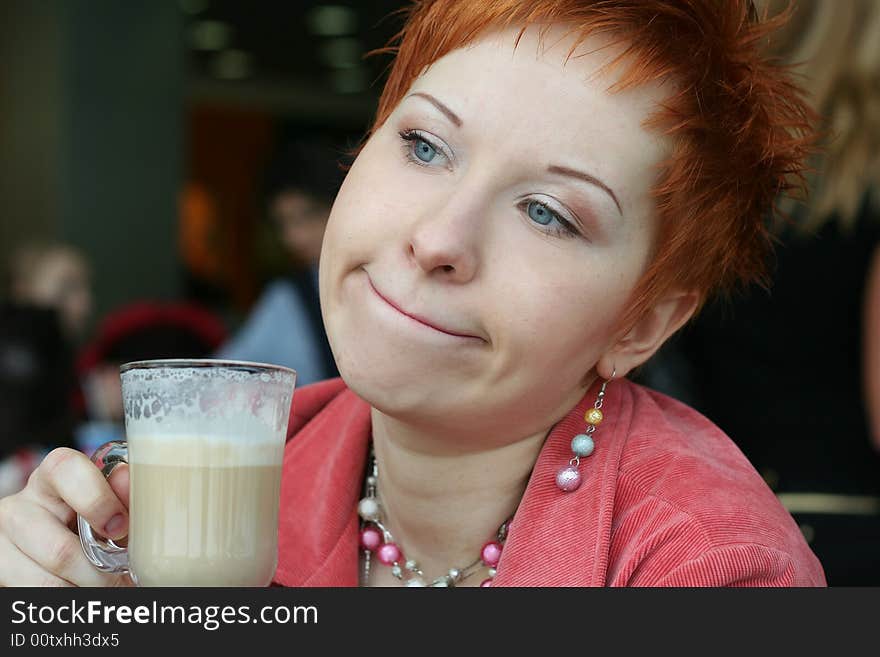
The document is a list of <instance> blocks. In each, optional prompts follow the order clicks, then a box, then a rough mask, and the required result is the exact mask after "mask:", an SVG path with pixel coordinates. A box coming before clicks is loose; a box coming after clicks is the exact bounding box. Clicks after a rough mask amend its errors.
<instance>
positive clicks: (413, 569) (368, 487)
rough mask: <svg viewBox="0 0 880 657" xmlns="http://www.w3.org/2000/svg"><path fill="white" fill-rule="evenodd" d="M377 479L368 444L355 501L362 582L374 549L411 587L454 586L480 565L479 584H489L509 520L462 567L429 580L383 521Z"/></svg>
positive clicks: (367, 574) (394, 572) (373, 455)
mask: <svg viewBox="0 0 880 657" xmlns="http://www.w3.org/2000/svg"><path fill="white" fill-rule="evenodd" d="M378 483H379V466H378V464H377V463H376V455H375V453H374V451H373V448H372V447H370V458H369V466H368V475H367V477H366V481H365V484H364V497H363V499H361V501H360V502H359V503H358V515H359V516H360V517H361V530H360V546H361V550H362V552H363V572H362V582H361V584H362V585H363V586H367V585H368V583H369V581H370V566H371V562H372V556H373V553H374V552H375V554H376V559H377V560H378V561H379V562H380V563H382V564H384V565H386V566H391V573H392V574H393V575H394V576H395V577H396V578H397V579H399V580H400V581H401V582H403V584H404V586H410V587H422V586H431V587H454V586H457V585H458V584H460V583H461V582H463V581H464V580H466V579H467V578H469V577H470V576H471V575H473V574H474V573H476V572H477V571H479V570H480V569H481V568H482V567H483V566H486V567H488V568H489V573H488V577H487V578H486V579H484V580H483V581H482V582H481V583H480V586H491V585H492V580H493V579H494V578H495V574H496V567H497V565H498V560H499V559H500V558H501V549H502V547H503V546H504V541H505V540H506V539H507V529H508V527H509V525H510V521H511V520H512V519H513V518H512V517H511V518H508V519H507V520H505V521H504V522H503V523H502V524H501V526H500V527H499V528H498V531H497V532H496V534H495V540H492V541H489V542H487V543H485V544H484V545H483V547H482V549H481V550H480V556H479V557H478V558H477V559H475V560H474V561H472V562H471V563H469V564H468V565H467V566H464V567H463V568H450V569H449V570H448V571H447V573H446V574H445V575H441V576H440V577H437V578H435V579H434V580H433V581H431V582H430V583H428V582H427V581H426V580H425V574H424V573H423V572H422V570H421V568H420V567H419V564H418V563H416V562H415V561H413V560H411V559H404V556H403V551H402V550H401V549H400V546H398V545H397V543H395V541H394V537H393V536H392V535H391V532H390V531H388V528H387V527H386V526H385V524H384V522H383V513H382V505H381V504H380V503H379V500H378V498H377V488H378Z"/></svg>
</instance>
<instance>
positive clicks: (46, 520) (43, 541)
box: [4, 500, 118, 586]
mask: <svg viewBox="0 0 880 657" xmlns="http://www.w3.org/2000/svg"><path fill="white" fill-rule="evenodd" d="M4 533H5V534H6V536H7V537H8V538H9V539H10V541H11V542H12V543H13V545H15V547H17V548H18V549H19V551H20V552H21V553H22V554H24V555H25V556H27V557H28V558H29V559H31V560H32V561H34V562H35V563H36V564H37V565H38V566H40V567H41V568H42V569H43V570H45V571H48V572H49V573H51V574H53V575H55V576H56V577H60V578H61V579H64V580H67V581H68V582H70V583H71V584H74V585H76V586H115V585H116V584H117V580H118V577H117V576H116V575H115V574H113V575H110V574H107V573H102V572H101V571H99V570H98V569H97V568H95V567H94V566H93V565H92V563H91V562H90V561H89V560H88V559H87V558H86V555H85V554H83V551H82V545H81V544H80V542H79V536H77V535H76V534H74V533H73V532H72V531H70V530H69V529H68V528H67V527H66V526H65V525H62V524H61V522H60V521H59V520H58V518H56V517H55V516H54V515H53V514H52V513H51V512H50V511H48V510H46V509H45V508H43V507H41V506H40V505H39V504H34V503H33V502H28V501H24V500H22V501H21V502H19V504H17V505H16V506H15V509H14V511H12V512H8V513H7V514H6V519H5V520H4Z"/></svg>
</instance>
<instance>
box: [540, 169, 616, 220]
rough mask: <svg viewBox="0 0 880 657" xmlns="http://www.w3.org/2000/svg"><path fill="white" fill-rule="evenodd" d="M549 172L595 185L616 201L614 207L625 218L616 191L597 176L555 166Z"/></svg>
mask: <svg viewBox="0 0 880 657" xmlns="http://www.w3.org/2000/svg"><path fill="white" fill-rule="evenodd" d="M547 171H548V172H550V173H555V174H558V175H560V176H568V177H569V178H577V179H578V180H583V181H584V182H588V183H590V184H591V185H595V186H596V187H598V188H599V189H601V190H603V191H604V192H605V193H607V194H608V196H610V197H611V198H612V199H613V200H614V205H616V206H617V211H618V212H619V213H620V216H623V210H622V209H621V208H620V201H618V200H617V196H616V195H615V194H614V190H613V189H611V188H610V187H609V186H608V185H606V184H605V183H603V182H602V181H601V180H599V179H598V178H596V177H595V176H591V175H590V174H588V173H584V172H583V171H577V170H576V169H569V168H568V167H561V166H558V165H555V164H551V165H550V166H549V167H547Z"/></svg>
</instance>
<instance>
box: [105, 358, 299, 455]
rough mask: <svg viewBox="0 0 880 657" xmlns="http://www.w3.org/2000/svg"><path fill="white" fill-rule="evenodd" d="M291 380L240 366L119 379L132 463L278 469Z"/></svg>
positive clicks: (143, 372) (147, 372)
mask: <svg viewBox="0 0 880 657" xmlns="http://www.w3.org/2000/svg"><path fill="white" fill-rule="evenodd" d="M295 379H296V375H295V374H294V373H293V372H292V371H287V370H271V369H269V370H267V369H265V368H263V367H250V366H246V365H243V364H239V365H235V366H217V367H186V366H174V367H157V368H143V369H131V370H128V371H125V372H123V374H122V396H123V402H124V405H125V429H126V435H127V436H128V442H129V453H130V458H131V460H132V462H133V463H149V464H153V465H168V466H173V465H188V466H206V467H224V466H233V465H278V464H279V463H280V459H281V457H280V455H281V453H282V451H283V449H284V440H285V438H286V434H287V420H288V413H289V410H290V402H291V398H292V395H293V388H294V383H295Z"/></svg>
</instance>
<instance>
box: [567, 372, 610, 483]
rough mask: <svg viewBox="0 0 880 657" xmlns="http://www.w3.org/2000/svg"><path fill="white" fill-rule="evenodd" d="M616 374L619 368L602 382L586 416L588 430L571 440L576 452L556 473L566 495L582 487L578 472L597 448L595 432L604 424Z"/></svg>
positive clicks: (573, 450) (573, 449) (572, 449)
mask: <svg viewBox="0 0 880 657" xmlns="http://www.w3.org/2000/svg"><path fill="white" fill-rule="evenodd" d="M615 374H617V368H614V369H613V370H612V372H611V378H610V379H607V380H605V381H603V382H602V388H601V389H600V390H599V394H598V395H597V396H596V401H595V403H594V404H593V408H591V409H590V410H588V411H587V412H586V413H585V414H584V420H585V421H586V423H587V428H586V429H585V430H584V432H583V433H579V434H578V435H576V436H575V437H574V438H572V440H571V451H572V452H574V456H573V457H572V458H571V460H570V461H569V462H568V465H567V466H566V467H564V468H562V469H561V470H559V471H558V472H557V473H556V485H557V486H558V487H559V489H560V490H562V491H565V492H566V493H570V492H571V491H574V490H577V489H578V488H580V486H581V473H580V471H579V470H578V466H579V465H580V464H581V457H582V456H583V457H587V456H589V455H590V454H592V453H593V449H594V448H595V444H594V443H593V432H595V431H596V427H597V426H599V424H600V423H601V422H602V417H603V416H602V410H601V409H602V402H603V400H604V399H605V386H607V385H608V383H609V382H610V381H611V379H613V378H614V375H615Z"/></svg>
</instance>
